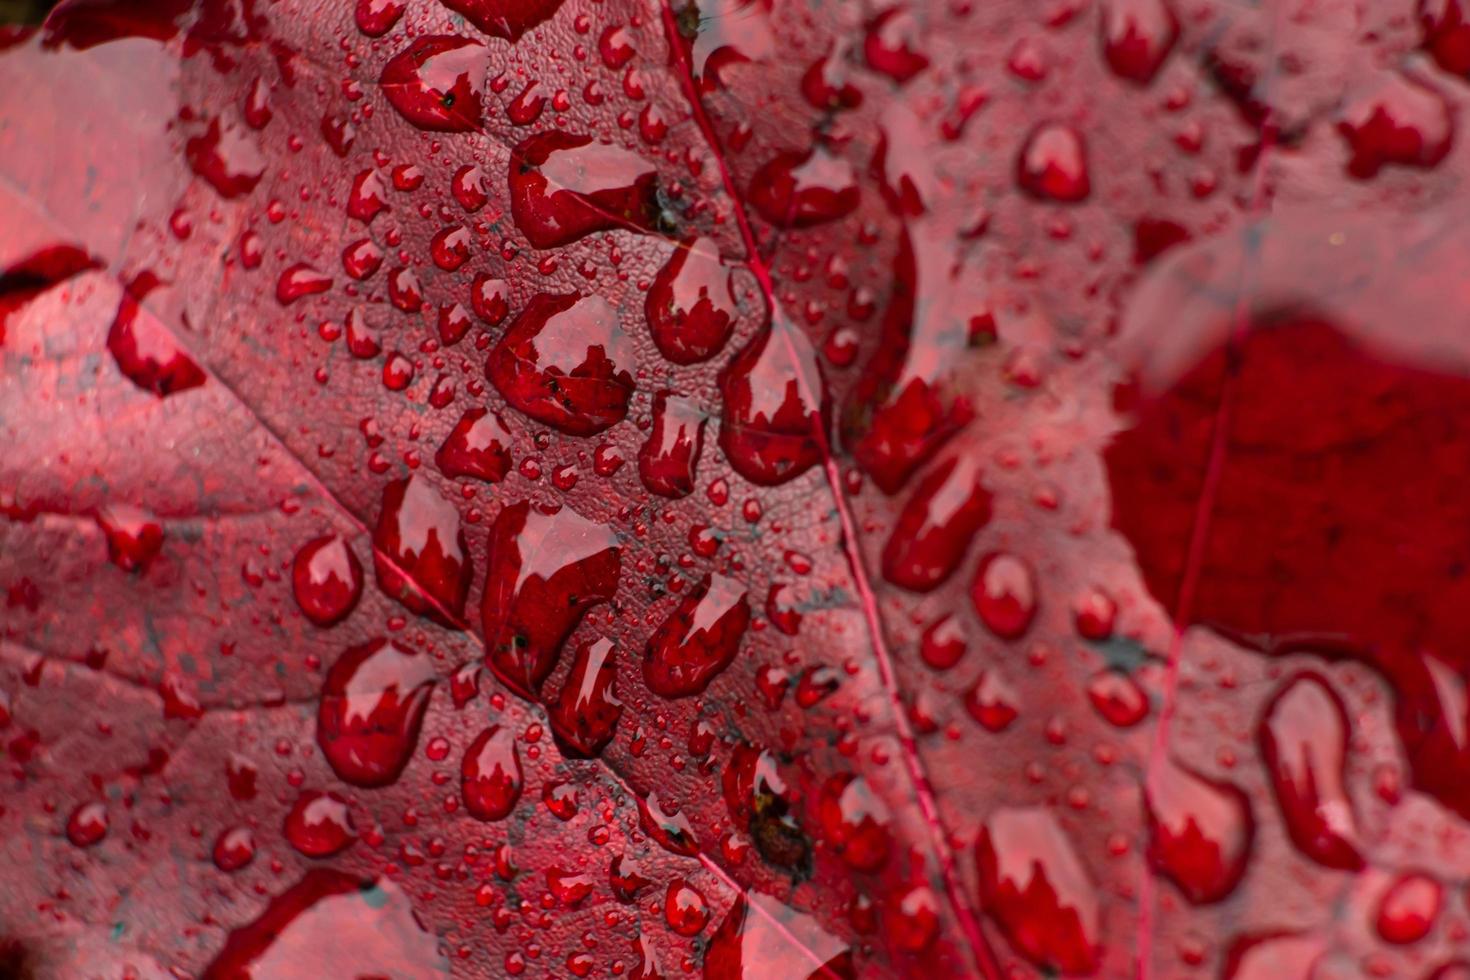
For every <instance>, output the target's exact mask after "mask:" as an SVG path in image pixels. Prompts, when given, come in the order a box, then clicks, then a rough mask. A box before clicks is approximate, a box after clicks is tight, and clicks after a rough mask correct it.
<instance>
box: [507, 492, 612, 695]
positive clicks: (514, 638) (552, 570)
mask: <svg viewBox="0 0 1470 980" xmlns="http://www.w3.org/2000/svg"><path fill="white" fill-rule="evenodd" d="M620 556H621V549H620V548H619V546H618V539H617V536H616V535H615V534H614V533H613V531H612V529H611V528H608V527H605V526H603V525H599V524H594V523H593V522H591V521H589V520H587V519H585V518H583V517H581V516H580V515H578V514H577V513H576V512H575V511H573V510H571V509H570V508H563V509H561V510H560V511H558V512H557V513H556V514H555V515H553V516H547V515H545V514H543V513H541V512H540V511H537V510H532V509H531V507H530V505H529V504H527V503H519V504H512V505H510V506H508V507H506V508H505V509H504V510H502V511H501V512H500V515H499V516H498V517H496V519H495V524H494V525H493V526H492V527H491V529H490V548H489V552H488V558H487V562H488V567H487V570H486V575H485V594H484V598H483V600H482V602H481V606H480V614H481V621H482V624H483V626H484V631H485V633H484V635H485V638H486V645H487V648H488V650H489V663H490V669H491V670H493V671H494V672H495V675H496V676H497V677H499V678H500V679H501V680H502V681H504V682H505V683H506V684H507V685H509V686H510V687H511V688H512V689H513V690H515V691H517V692H519V693H521V694H524V695H527V696H530V697H536V696H537V695H538V694H539V692H540V689H541V682H542V681H544V680H545V679H546V677H547V675H548V674H550V673H551V671H552V669H553V668H554V667H555V666H556V660H557V657H558V656H559V655H560V654H561V648H562V644H564V643H565V642H566V639H567V637H568V636H570V635H571V632H572V630H574V629H576V627H577V624H578V623H579V622H581V620H582V616H583V615H584V614H585V613H586V612H587V610H588V609H590V608H591V607H592V606H594V605H596V604H598V603H600V602H607V601H608V600H610V599H611V598H612V597H613V594H614V593H615V592H616V591H617V587H618V573H619V568H620V563H621V557H620Z"/></svg>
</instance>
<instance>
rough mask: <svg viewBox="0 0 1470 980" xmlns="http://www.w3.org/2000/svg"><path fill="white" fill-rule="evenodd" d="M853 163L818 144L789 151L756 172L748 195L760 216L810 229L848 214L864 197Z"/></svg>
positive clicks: (768, 219)
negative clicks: (804, 149) (859, 188)
mask: <svg viewBox="0 0 1470 980" xmlns="http://www.w3.org/2000/svg"><path fill="white" fill-rule="evenodd" d="M861 196H862V194H861V191H859V190H858V184H857V177H856V175H855V174H854V173H853V170H852V165H851V164H850V163H848V162H847V161H846V160H844V159H842V158H841V157H836V156H833V155H831V154H830V153H828V152H827V150H826V148H824V147H821V146H817V147H814V148H813V149H811V150H810V151H808V152H806V153H802V152H799V151H794V150H788V151H786V152H783V153H779V154H777V155H776V156H775V157H773V158H772V159H771V160H770V161H768V162H767V163H766V164H765V166H763V167H761V168H760V170H758V171H756V173H755V176H753V177H752V178H751V180H750V189H749V192H748V197H749V199H750V203H751V204H752V205H754V206H755V209H756V210H757V211H759V212H760V214H761V217H763V218H765V219H766V220H767V221H769V222H770V223H771V224H773V225H776V226H778V227H781V228H809V227H811V226H812V225H819V224H824V223H826V222H829V221H836V220H837V219H838V218H842V217H846V216H847V215H849V214H851V213H852V212H853V211H855V210H857V206H858V202H859V200H860V199H861Z"/></svg>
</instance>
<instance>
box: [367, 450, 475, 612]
mask: <svg viewBox="0 0 1470 980" xmlns="http://www.w3.org/2000/svg"><path fill="white" fill-rule="evenodd" d="M373 548H374V549H375V551H374V555H373V564H374V566H375V567H376V569H377V573H378V587H379V588H381V589H382V590H383V591H384V592H385V593H386V594H387V595H389V596H391V597H392V598H394V599H396V600H398V601H399V602H401V603H403V605H405V606H406V607H408V608H409V609H411V610H413V611H414V612H416V613H418V614H419V615H421V616H428V617H429V618H430V619H432V620H434V621H435V622H438V623H440V624H442V625H444V626H448V627H450V628H456V629H457V628H461V624H462V622H463V620H464V603H465V598H466V596H468V595H469V591H470V580H471V577H472V575H473V574H474V570H473V568H472V567H471V565H470V557H469V549H468V546H467V545H466V542H465V537H464V531H463V530H462V529H461V527H460V520H459V511H457V510H455V508H454V505H453V504H451V503H450V502H449V501H447V500H445V499H444V497H443V496H441V495H440V493H439V491H438V490H437V489H435V488H434V486H433V484H431V483H430V482H429V480H428V479H427V478H426V477H425V476H423V475H422V474H420V473H415V474H414V475H413V476H410V477H409V478H408V479H406V480H394V481H393V482H392V483H390V484H388V486H387V487H385V488H384V489H383V509H382V510H381V511H380V512H379V513H378V526H377V528H376V530H374V531H373Z"/></svg>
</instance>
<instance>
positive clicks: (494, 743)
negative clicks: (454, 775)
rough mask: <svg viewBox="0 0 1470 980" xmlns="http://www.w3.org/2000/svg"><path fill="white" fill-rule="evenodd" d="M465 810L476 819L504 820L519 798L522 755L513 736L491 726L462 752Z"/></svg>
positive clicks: (461, 775) (462, 783)
mask: <svg viewBox="0 0 1470 980" xmlns="http://www.w3.org/2000/svg"><path fill="white" fill-rule="evenodd" d="M460 780H461V781H460V788H461V791H462V792H463V794H464V805H465V809H467V810H469V811H470V814H471V815H472V816H474V817H475V818H476V819H478V820H503V819H504V818H505V817H507V816H509V815H510V812H511V811H512V810H514V809H515V806H516V801H517V800H519V799H520V798H521V786H522V785H523V783H524V778H523V777H522V775H521V756H520V752H519V750H517V748H516V740H515V733H514V732H512V731H511V730H510V729H509V728H506V727H504V726H501V725H491V726H490V727H489V728H487V729H485V730H484V731H483V732H481V733H480V734H479V735H478V736H477V737H476V738H475V740H474V741H473V742H471V743H470V747H469V748H467V749H465V753H464V762H463V763H462V764H461V765H460Z"/></svg>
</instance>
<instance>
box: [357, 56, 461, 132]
mask: <svg viewBox="0 0 1470 980" xmlns="http://www.w3.org/2000/svg"><path fill="white" fill-rule="evenodd" d="M486 60H487V57H486V52H485V46H484V45H482V44H481V43H480V42H478V41H471V40H469V39H468V38H463V37H450V36H447V35H442V34H437V35H430V36H427V37H420V38H417V39H415V40H414V41H413V42H412V43H411V44H409V46H408V47H407V48H405V49H404V50H403V51H401V52H400V53H399V54H397V55H395V56H394V58H393V60H391V61H389V62H388V64H387V65H385V66H384V68H383V74H382V77H381V78H380V79H379V82H378V84H379V86H380V87H381V88H382V90H383V95H384V96H385V97H386V98H387V99H388V104H389V105H391V106H393V108H395V109H397V110H398V113H399V115H401V116H403V118H404V119H407V120H408V121H409V122H410V123H412V124H413V125H415V126H417V127H419V128H420V129H428V130H433V131H436V132H444V133H468V132H473V131H474V130H476V129H479V127H480V121H481V119H482V118H483V111H484V110H483V108H482V106H481V94H482V92H483V89H484V81H485V65H486Z"/></svg>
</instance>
